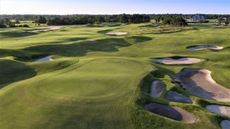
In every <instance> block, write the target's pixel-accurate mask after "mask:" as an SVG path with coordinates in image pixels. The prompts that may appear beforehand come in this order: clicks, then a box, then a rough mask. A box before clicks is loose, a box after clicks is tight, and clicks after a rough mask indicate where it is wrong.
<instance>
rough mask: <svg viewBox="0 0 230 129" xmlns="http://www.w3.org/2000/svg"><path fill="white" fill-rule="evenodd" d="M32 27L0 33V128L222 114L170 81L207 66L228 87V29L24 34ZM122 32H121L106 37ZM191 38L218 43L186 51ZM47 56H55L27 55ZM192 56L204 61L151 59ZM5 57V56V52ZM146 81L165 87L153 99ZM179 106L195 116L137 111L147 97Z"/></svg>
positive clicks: (144, 128) (209, 123)
mask: <svg viewBox="0 0 230 129" xmlns="http://www.w3.org/2000/svg"><path fill="white" fill-rule="evenodd" d="M33 29H37V28H14V29H2V30H1V31H0V38H1V41H0V54H1V55H0V58H1V60H0V84H1V85H0V87H1V89H0V129H92V128H93V129H158V128H162V129H175V128H178V129H179V128H185V129H203V128H209V129H219V128H220V126H219V123H220V121H221V120H222V119H229V118H224V117H220V116H217V115H215V114H213V113H210V112H208V111H206V110H205V106H206V105H208V104H221V105H230V104H229V103H219V102H216V101H207V100H203V99H200V98H197V97H195V96H192V95H191V94H189V93H188V92H186V91H184V90H183V89H180V88H175V87H174V86H173V84H172V83H171V81H172V79H171V78H170V75H171V74H173V73H177V72H179V71H180V70H181V69H182V68H184V67H197V68H207V69H209V70H211V71H213V74H212V76H213V77H214V79H215V80H216V81H217V82H218V83H220V84H221V85H223V86H225V87H228V88H230V85H229V75H230V71H229V68H230V67H229V63H230V60H229V55H230V51H229V50H230V46H229V42H230V37H229V33H230V28H229V27H224V28H217V27H215V26H213V25H210V24H208V25H191V26H189V27H186V28H178V27H170V26H167V27H159V26H158V25H152V24H131V25H119V26H117V25H115V26H110V25H102V26H98V25H96V26H93V27H92V26H68V27H65V28H63V29H61V30H55V31H52V32H41V33H36V34H28V33H26V31H27V30H33ZM108 31H126V32H129V35H127V36H121V37H120V36H116V37H114V36H108V35H106V34H105V33H106V32H108ZM197 44H211V45H219V46H224V47H225V49H224V50H222V51H218V52H215V51H209V50H204V51H197V52H191V51H187V49H186V47H187V46H191V45H197ZM42 55H53V56H54V59H55V60H54V61H51V62H44V63H35V62H32V60H33V59H35V58H38V57H41V56H42ZM177 56H183V57H186V56H188V57H197V58H201V59H204V60H205V61H204V62H201V63H199V64H195V65H189V66H187V65H186V66H165V65H160V64H156V63H153V62H151V61H150V59H151V58H156V57H177ZM11 57H12V58H11ZM153 80H162V81H164V82H165V83H166V84H167V88H166V90H165V92H164V93H163V95H162V96H161V97H160V98H152V97H150V96H149V95H148V93H149V86H150V84H151V82H152V81H153ZM168 90H174V91H177V92H179V93H182V94H184V95H186V96H188V97H191V98H192V99H193V101H195V102H196V104H193V105H192V104H181V103H175V102H173V103H169V102H168V101H166V100H165V99H164V94H165V93H166V92H167V91H168ZM151 102H156V103H162V104H167V105H172V106H178V107H181V108H183V109H185V110H188V111H190V112H192V113H194V114H195V115H196V116H198V117H199V122H198V123H195V124H192V125H191V124H184V123H180V122H177V121H174V120H171V119H168V118H165V117H161V116H158V115H156V114H152V113H150V112H147V111H145V110H143V106H144V104H146V103H151Z"/></svg>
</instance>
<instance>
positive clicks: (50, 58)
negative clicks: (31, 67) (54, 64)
mask: <svg viewBox="0 0 230 129" xmlns="http://www.w3.org/2000/svg"><path fill="white" fill-rule="evenodd" d="M52 60H53V58H52V56H47V57H43V58H40V59H37V60H35V61H34V62H48V61H52Z"/></svg>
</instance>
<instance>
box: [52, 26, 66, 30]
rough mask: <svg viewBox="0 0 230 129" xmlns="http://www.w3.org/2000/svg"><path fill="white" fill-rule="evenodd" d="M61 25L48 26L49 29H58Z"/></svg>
mask: <svg viewBox="0 0 230 129" xmlns="http://www.w3.org/2000/svg"><path fill="white" fill-rule="evenodd" d="M61 28H63V26H48V29H49V30H60V29H61Z"/></svg>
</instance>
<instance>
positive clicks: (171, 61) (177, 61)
mask: <svg viewBox="0 0 230 129" xmlns="http://www.w3.org/2000/svg"><path fill="white" fill-rule="evenodd" d="M153 61H154V62H157V63H161V64H165V65H190V64H196V63H199V62H201V59H197V58H185V57H181V58H155V59H153Z"/></svg>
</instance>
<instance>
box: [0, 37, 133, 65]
mask: <svg viewBox="0 0 230 129" xmlns="http://www.w3.org/2000/svg"><path fill="white" fill-rule="evenodd" d="M70 40H76V39H70ZM130 45H132V44H130V43H128V42H127V41H126V40H124V39H119V38H108V39H100V40H95V41H82V42H78V43H72V44H54V45H52V44H51V45H40V46H32V47H28V48H25V49H21V50H10V49H0V55H1V56H0V57H5V56H14V57H15V58H16V59H18V60H22V61H31V60H33V59H37V58H39V57H44V56H47V55H60V56H68V57H75V56H84V55H86V54H87V53H88V52H116V51H119V48H120V47H128V46H130Z"/></svg>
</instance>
